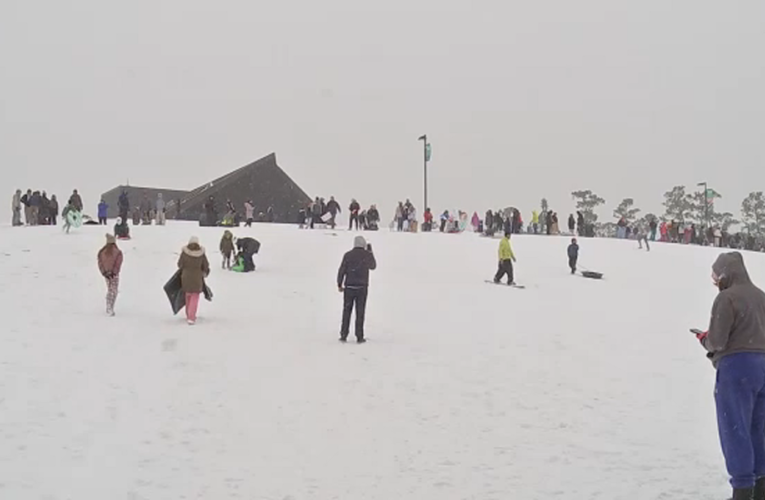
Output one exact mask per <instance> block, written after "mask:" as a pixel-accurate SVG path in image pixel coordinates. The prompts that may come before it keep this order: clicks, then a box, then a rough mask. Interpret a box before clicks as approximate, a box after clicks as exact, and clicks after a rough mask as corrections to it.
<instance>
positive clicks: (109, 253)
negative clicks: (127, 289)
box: [98, 234, 122, 316]
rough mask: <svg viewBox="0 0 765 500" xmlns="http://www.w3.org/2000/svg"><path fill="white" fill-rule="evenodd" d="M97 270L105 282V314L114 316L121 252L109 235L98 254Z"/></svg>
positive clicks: (118, 285) (120, 268) (112, 237)
mask: <svg viewBox="0 0 765 500" xmlns="http://www.w3.org/2000/svg"><path fill="white" fill-rule="evenodd" d="M98 270H99V271H101V276H103V277H104V279H105V280H106V290H107V292H106V314H108V315H109V316H114V303H115V302H116V301H117V293H118V292H119V287H120V271H121V270H122V251H121V250H120V249H119V248H117V241H116V239H115V238H114V236H112V235H111V234H107V235H106V245H104V247H103V248H102V249H101V250H100V251H99V252H98Z"/></svg>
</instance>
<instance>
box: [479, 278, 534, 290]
mask: <svg viewBox="0 0 765 500" xmlns="http://www.w3.org/2000/svg"><path fill="white" fill-rule="evenodd" d="M485 281H486V283H490V284H492V285H503V286H509V287H510V288H517V289H519V290H523V289H524V288H526V285H519V284H518V283H516V284H514V285H508V284H507V283H503V282H500V283H495V282H494V281H493V280H485Z"/></svg>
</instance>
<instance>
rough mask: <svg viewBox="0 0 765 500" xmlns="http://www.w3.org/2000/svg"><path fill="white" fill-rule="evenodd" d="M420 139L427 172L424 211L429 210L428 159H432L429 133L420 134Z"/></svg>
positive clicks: (425, 171)
mask: <svg viewBox="0 0 765 500" xmlns="http://www.w3.org/2000/svg"><path fill="white" fill-rule="evenodd" d="M417 140H418V141H422V159H423V167H424V173H425V206H424V207H422V210H423V212H424V211H425V210H427V209H428V208H429V207H428V161H430V144H429V143H428V136H427V134H425V135H422V136H420V138H419V139H417Z"/></svg>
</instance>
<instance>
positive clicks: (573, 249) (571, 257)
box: [568, 238, 579, 274]
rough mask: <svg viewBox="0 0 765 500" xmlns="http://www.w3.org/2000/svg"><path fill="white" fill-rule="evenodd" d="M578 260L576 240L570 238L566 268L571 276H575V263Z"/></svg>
mask: <svg viewBox="0 0 765 500" xmlns="http://www.w3.org/2000/svg"><path fill="white" fill-rule="evenodd" d="M578 260H579V244H578V243H577V242H576V238H571V244H570V245H569V246H568V267H569V268H570V269H571V274H576V262H577V261H578Z"/></svg>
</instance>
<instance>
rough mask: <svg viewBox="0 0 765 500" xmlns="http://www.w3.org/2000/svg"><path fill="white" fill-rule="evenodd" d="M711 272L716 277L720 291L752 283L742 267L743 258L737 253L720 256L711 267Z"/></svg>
mask: <svg viewBox="0 0 765 500" xmlns="http://www.w3.org/2000/svg"><path fill="white" fill-rule="evenodd" d="M712 271H714V273H715V274H716V275H717V278H718V282H717V283H718V284H717V286H718V287H719V288H720V290H725V289H727V288H730V287H732V286H733V285H745V284H750V283H751V282H752V280H751V279H750V278H749V273H748V272H747V270H746V266H745V265H744V257H743V256H742V255H741V253H739V252H729V253H724V254H722V255H720V256H719V257H718V258H717V260H716V261H715V263H714V264H713V265H712Z"/></svg>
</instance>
